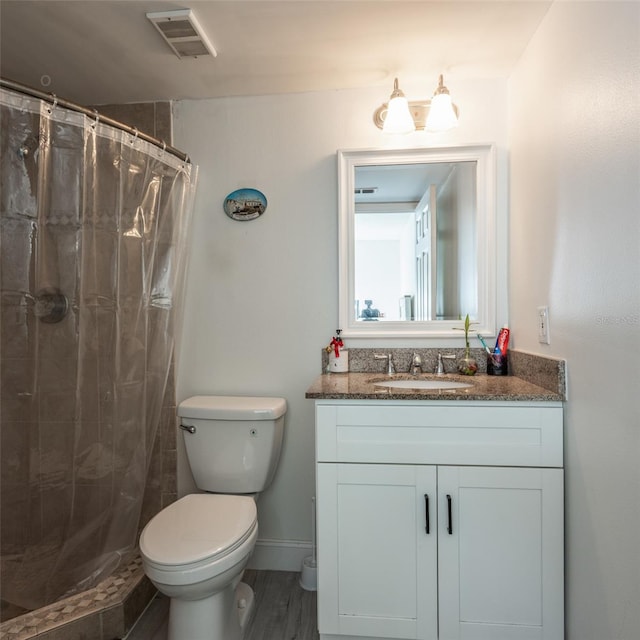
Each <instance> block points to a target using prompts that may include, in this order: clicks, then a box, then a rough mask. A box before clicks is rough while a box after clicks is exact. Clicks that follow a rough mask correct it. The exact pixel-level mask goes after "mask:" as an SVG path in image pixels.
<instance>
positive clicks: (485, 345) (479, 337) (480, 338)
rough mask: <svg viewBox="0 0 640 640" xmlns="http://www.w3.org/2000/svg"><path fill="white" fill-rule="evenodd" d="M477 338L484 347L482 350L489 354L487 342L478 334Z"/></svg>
mask: <svg viewBox="0 0 640 640" xmlns="http://www.w3.org/2000/svg"><path fill="white" fill-rule="evenodd" d="M478 340H480V342H482V346H483V347H484V350H485V351H486V352H487V353H488V354H489V355H491V349H489V347H487V343H486V342H485V341H484V338H483V337H482V336H481V335H480V334H478Z"/></svg>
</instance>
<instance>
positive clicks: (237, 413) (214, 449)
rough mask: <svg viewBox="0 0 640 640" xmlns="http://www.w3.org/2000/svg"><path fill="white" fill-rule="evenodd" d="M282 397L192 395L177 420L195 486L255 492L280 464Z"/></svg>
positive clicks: (264, 486)
mask: <svg viewBox="0 0 640 640" xmlns="http://www.w3.org/2000/svg"><path fill="white" fill-rule="evenodd" d="M286 411H287V401H286V400H285V399H284V398H260V397H245V396H194V397H192V398H188V399H187V400H184V401H183V402H181V403H180V405H179V406H178V416H179V418H180V426H181V429H182V433H183V436H184V442H185V446H186V450H187V457H188V459H189V465H190V466H191V471H192V472H193V477H194V479H195V481H196V485H197V486H198V488H199V489H201V490H203V491H210V492H213V493H257V492H259V491H264V489H266V488H267V487H268V486H269V485H270V484H271V481H272V480H273V476H274V475H275V472H276V467H277V466H278V460H279V459H280V450H281V448H282V435H283V432H284V414H285V413H286Z"/></svg>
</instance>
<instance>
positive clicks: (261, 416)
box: [178, 396, 287, 420]
mask: <svg viewBox="0 0 640 640" xmlns="http://www.w3.org/2000/svg"><path fill="white" fill-rule="evenodd" d="M286 411H287V401H286V400H285V399H284V398H263V397H250V396H192V397H191V398H187V399H186V400H183V401H182V402H181V403H180V404H179V405H178V415H179V416H180V417H182V418H199V419H201V420H275V419H277V418H279V417H280V416H283V415H284V414H285V413H286Z"/></svg>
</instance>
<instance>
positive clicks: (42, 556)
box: [0, 88, 196, 609]
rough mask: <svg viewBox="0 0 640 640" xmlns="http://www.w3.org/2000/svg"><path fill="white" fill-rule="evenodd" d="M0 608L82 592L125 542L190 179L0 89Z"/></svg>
mask: <svg viewBox="0 0 640 640" xmlns="http://www.w3.org/2000/svg"><path fill="white" fill-rule="evenodd" d="M0 110H1V138H0V158H1V167H0V180H1V184H0V189H1V191H0V208H1V210H0V222H1V227H0V229H1V235H0V256H1V260H0V286H1V291H0V295H1V309H0V311H1V315H0V334H1V343H0V382H1V387H0V405H1V414H0V417H1V424H0V432H1V445H2V449H1V465H0V467H1V468H0V471H1V474H2V475H1V482H0V491H1V496H0V497H1V504H0V540H1V562H2V565H1V574H2V584H1V585H0V586H1V590H0V593H1V594H2V599H3V600H5V601H9V602H10V603H12V604H14V605H17V606H19V607H24V608H26V609H35V608H38V607H41V606H43V605H46V604H49V603H51V602H53V601H55V600H57V599H59V598H61V597H63V596H67V595H71V594H72V593H75V592H78V591H82V590H84V589H87V588H90V587H92V586H94V585H95V584H96V583H97V582H98V581H99V580H100V579H102V578H104V577H105V576H106V575H107V574H108V573H110V572H111V571H112V570H113V569H114V568H115V567H116V566H117V564H118V562H119V560H120V558H121V557H122V556H123V555H124V554H126V553H128V552H129V551H130V550H132V549H133V548H134V547H135V545H136V542H137V533H138V524H139V517H140V513H141V506H142V498H143V493H144V489H145V476H146V472H147V468H148V466H149V463H150V453H151V448H152V445H153V441H154V437H155V430H156V427H157V425H158V422H159V419H160V411H161V407H162V399H163V395H164V392H165V387H166V384H167V379H168V374H169V371H170V367H171V359H172V355H173V350H174V334H175V332H176V323H177V322H179V315H178V312H179V309H180V308H181V300H180V294H181V291H182V289H183V287H182V284H183V282H182V281H183V277H184V273H185V253H186V251H185V249H186V247H185V242H186V236H187V230H188V226H189V217H190V212H191V203H192V198H193V193H194V190H195V182H196V170H195V167H193V166H192V165H191V164H190V163H189V162H188V161H183V160H180V159H178V158H176V157H175V156H174V155H172V154H171V153H169V152H167V151H165V150H163V149H162V148H159V147H157V146H155V145H153V144H150V143H148V142H146V141H143V140H141V139H139V138H138V137H137V136H136V135H132V134H131V133H127V132H125V131H122V130H120V129H117V128H115V127H111V126H108V125H105V124H103V123H101V122H98V121H97V119H95V120H94V119H92V118H91V117H88V116H87V115H84V114H82V113H78V112H76V111H72V110H70V109H66V108H60V107H59V106H58V105H56V103H55V101H54V102H53V103H52V104H49V103H47V102H45V101H41V100H39V99H36V98H32V97H28V96H26V95H23V94H21V93H19V92H16V91H12V90H8V89H5V88H2V89H0Z"/></svg>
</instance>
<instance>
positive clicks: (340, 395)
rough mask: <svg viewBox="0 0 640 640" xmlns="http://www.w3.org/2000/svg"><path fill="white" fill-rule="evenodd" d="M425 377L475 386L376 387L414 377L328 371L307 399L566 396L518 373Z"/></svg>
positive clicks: (539, 398) (557, 398)
mask: <svg viewBox="0 0 640 640" xmlns="http://www.w3.org/2000/svg"><path fill="white" fill-rule="evenodd" d="M418 377H420V378H423V379H428V380H431V379H436V380H438V379H441V380H454V381H456V382H465V383H467V384H471V385H472V386H470V387H467V388H464V389H394V388H389V387H380V386H374V384H373V382H379V381H384V380H386V379H395V380H404V379H411V376H409V375H407V374H396V375H393V376H387V375H385V374H375V373H326V374H323V375H320V376H318V377H317V378H316V379H315V380H314V381H313V384H312V385H311V386H310V387H309V388H308V389H307V392H306V394H305V397H306V398H312V399H316V400H492V401H503V402H505V401H547V402H559V401H562V400H563V397H562V395H561V394H559V393H555V392H553V391H549V390H548V389H544V388H543V387H539V386H537V385H535V384H532V383H531V382H527V381H526V380H523V379H521V378H517V377H515V376H488V375H486V374H476V375H475V376H460V375H451V374H448V375H446V376H442V377H436V376H433V375H424V374H423V375H422V376H418Z"/></svg>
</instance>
